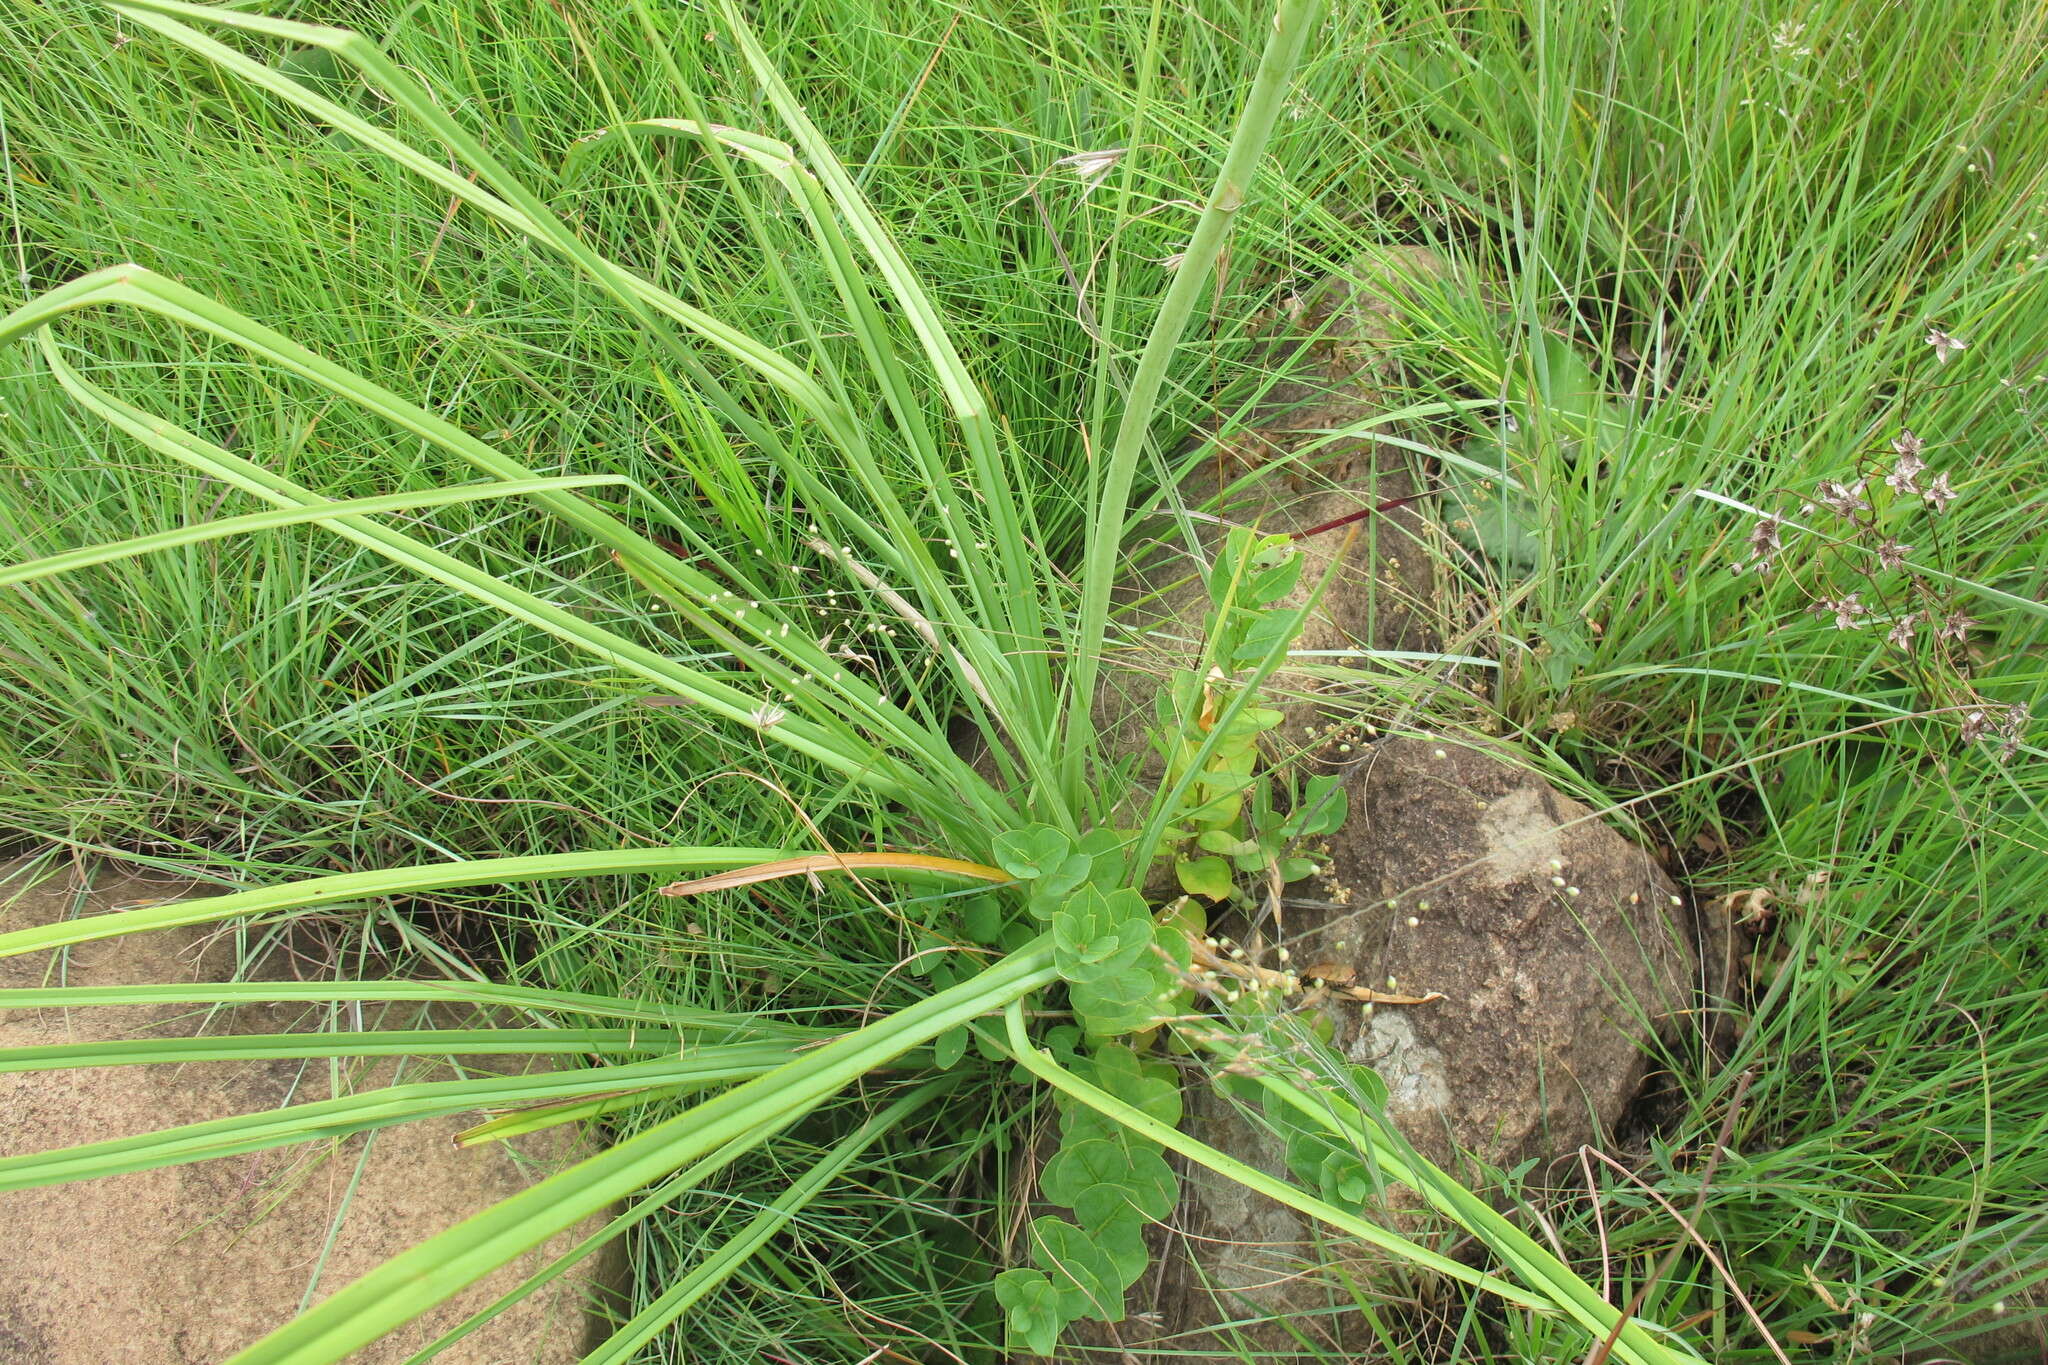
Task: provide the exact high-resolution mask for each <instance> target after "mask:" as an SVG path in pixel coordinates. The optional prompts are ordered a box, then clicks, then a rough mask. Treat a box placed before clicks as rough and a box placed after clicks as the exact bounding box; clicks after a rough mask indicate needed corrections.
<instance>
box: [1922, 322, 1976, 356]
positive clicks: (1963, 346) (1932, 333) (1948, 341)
mask: <svg viewBox="0 0 2048 1365" xmlns="http://www.w3.org/2000/svg"><path fill="white" fill-rule="evenodd" d="M1927 344H1928V345H1929V346H1932V347H1933V348H1934V358H1935V360H1936V361H1937V362H1938V363H1940V364H1943V365H1946V364H1948V361H1949V357H1950V356H1952V355H1954V354H1956V353H1957V352H1958V351H1964V350H1968V349H1969V345H1970V343H1969V342H1967V341H1964V340H1963V339H1962V338H1961V337H1952V336H1950V335H1949V334H1948V333H1947V332H1944V331H1942V330H1941V329H1940V328H1939V327H1930V328H1928V329H1927Z"/></svg>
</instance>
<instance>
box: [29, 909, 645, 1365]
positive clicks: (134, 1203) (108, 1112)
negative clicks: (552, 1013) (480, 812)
mask: <svg viewBox="0 0 2048 1365" xmlns="http://www.w3.org/2000/svg"><path fill="white" fill-rule="evenodd" d="M182 889H183V888H181V887H177V886H167V885H165V884H163V883H160V882H146V881H140V880H136V879H133V878H129V877H124V876H119V875H115V874H112V873H107V872H95V873H93V874H91V878H90V885H89V887H85V886H79V885H75V884H71V883H68V882H66V880H65V879H63V878H61V877H60V878H58V879H56V880H55V881H52V882H46V883H44V884H43V885H41V886H38V887H35V888H33V889H31V890H28V891H26V892H19V893H16V894H14V895H13V896H12V898H11V899H9V900H8V901H7V902H6V904H5V906H4V909H0V930H13V929H21V928H27V927H30V926H32V925H37V924H43V923H49V922H51V921H54V920H57V919H62V918H67V917H69V916H71V915H73V914H78V915H90V914H98V913H102V912H105V911H108V910H112V909H115V908H118V907H120V906H121V905H123V904H124V903H129V902H135V901H140V900H155V899H162V898H164V897H166V896H171V895H175V894H177V893H178V892H179V891H181V890H182ZM233 962H234V954H233V949H232V942H231V940H227V939H219V938H216V939H213V940H212V941H211V942H209V941H208V940H207V936H206V931H204V930H198V929H187V930H171V931H168V932H162V933H155V934H145V935H136V936H133V937H128V938H120V939H112V940H107V941H104V942H99V943H89V944H81V945H78V946H76V947H74V948H72V949H71V950H70V951H69V953H68V955H67V959H66V960H57V959H56V956H55V955H53V954H33V955H29V956H24V957H19V958H10V959H0V986H8V987H23V986H43V985H71V986H80V985H93V986H111V985H136V984H146V983H160V982H175V981H195V980H201V981H210V980H225V979H227V977H228V974H229V971H230V969H231V968H232V966H233ZM417 1008H418V1007H416V1006H415V1007H401V1006H389V1007H383V1008H381V1009H380V1008H379V1007H375V1006H366V1007H365V1010H364V1015H365V1018H364V1026H365V1027H373V1028H374V1027H379V1026H388V1027H461V1026H463V1025H464V1023H465V1022H473V1021H465V1020H462V1019H459V1018H455V1017H454V1016H452V1015H450V1014H442V1015H441V1016H439V1017H438V1018H435V1019H430V1020H422V1019H421V1018H420V1016H419V1015H418V1014H417V1012H416V1011H417ZM325 1009H326V1007H325V1006H312V1007H308V1006H305V1005H300V1004H293V1005H289V1006H243V1007H237V1008H234V1009H230V1010H221V1011H218V1012H215V1013H213V1014H212V1015H211V1016H210V1017H209V1016H208V1013H207V1011H206V1010H205V1009H204V1008H203V1007H184V1006H171V1007H152V1006H142V1007H127V1006H120V1007H95V1008H90V1009H76V1010H71V1011H68V1012H67V1011H55V1010H37V1011H29V1010H9V1011H5V1012H0V1047H22V1046H44V1045H49V1044H53V1043H65V1042H91V1041H100V1040H108V1039H115V1038H142V1037H151V1036H156V1037H162V1036H165V1035H167V1034H177V1035H187V1036H189V1035H192V1034H195V1033H199V1032H202V1031H203V1032H206V1033H217V1034H229V1033H234V1034H245V1033H258V1032H278V1031H282V1030H288V1029H304V1028H314V1027H318V1026H319V1023H320V1021H321V1018H322V1016H323V1013H324V1011H325ZM525 1060H526V1059H523V1058H467V1059H464V1062H465V1065H466V1069H467V1070H468V1071H469V1074H477V1072H478V1071H479V1070H482V1071H485V1072H486V1073H488V1069H490V1068H493V1067H497V1068H500V1069H503V1068H506V1067H521V1068H523V1066H524V1065H525ZM341 1065H342V1071H343V1082H342V1084H343V1087H344V1092H346V1091H357V1090H364V1089H371V1088H375V1087H378V1086H381V1085H387V1084H391V1083H392V1081H393V1079H394V1077H396V1076H397V1075H399V1074H400V1073H401V1071H402V1075H403V1077H404V1079H405V1080H408V1081H419V1080H433V1079H442V1078H446V1077H447V1076H448V1075H449V1070H448V1064H447V1062H446V1061H445V1060H443V1059H419V1058H406V1059H403V1060H401V1061H391V1060H385V1061H381V1062H380V1063H378V1064H377V1065H375V1066H360V1065H357V1064H352V1063H343V1064H341ZM330 1093H331V1092H330V1089H329V1069H328V1063H327V1062H326V1061H324V1060H313V1061H306V1062H299V1061H288V1060H280V1061H265V1062H208V1063H198V1064H192V1065H185V1066H115V1067H96V1068H90V1069H80V1070H72V1071H35V1072H18V1073H0V1156H15V1155H20V1154H24V1153H30V1152H38V1151H45V1150H49V1149H52V1148H57V1147H64V1146H71V1145H76V1144H79V1143H86V1142H96V1141H101V1140H104V1139H108V1138H114V1137H121V1136H126V1135H129V1134H136V1133H143V1132H148V1131H151V1130H153V1129H158V1128H166V1127H171V1126H174V1125H177V1124H183V1123H195V1122H200V1121H204V1120H208V1119H215V1118H222V1117H226V1116H229V1115H234V1114H241V1113H249V1112H255V1111H260V1110H265V1109H272V1108H277V1107H280V1106H283V1105H287V1104H295V1103H301V1102H310V1101H316V1100H322V1099H326V1098H328V1097H329V1095H330ZM476 1117H477V1116H469V1117H451V1118H446V1119H440V1120H428V1121H425V1122H420V1123H411V1124H404V1125H400V1126H397V1127H391V1128H384V1129H380V1130H377V1131H376V1132H375V1133H372V1134H363V1135H358V1136H355V1137H352V1138H348V1139H345V1140H342V1141H339V1142H335V1143H328V1144H308V1145H304V1146H298V1147H288V1148H277V1149H272V1150H268V1151H261V1152H254V1153H249V1154H246V1155H241V1156H232V1157H223V1158H220V1159H218V1160H213V1161H203V1162H196V1163H193V1164H190V1165H184V1166H172V1167H167V1168H164V1169H160V1170H154V1171H142V1172H137V1173H134V1174H130V1175H122V1176H115V1177H111V1178H107V1179H101V1180H95V1181H88V1182H83V1183H78V1184H67V1185H55V1186H46V1187H42V1188H36V1189H28V1190H18V1191H13V1192H9V1193H4V1194H0V1228H5V1229H6V1235H5V1236H4V1237H0V1362H4V1363H5V1365H15V1362H20V1363H21V1365H30V1362H33V1365H108V1362H117V1361H135V1362H148V1365H187V1363H188V1362H189V1365H199V1363H200V1362H212V1361H218V1360H221V1359H224V1358H226V1357H227V1356H229V1355H231V1354H233V1353H234V1352H235V1351H237V1350H239V1349H241V1348H242V1347H244V1346H247V1345H248V1344H250V1343H251V1342H252V1341H254V1340H255V1339H257V1338H258V1337H260V1336H262V1335H263V1334H265V1333H266V1332H268V1331H270V1330H271V1329H273V1328H275V1327H277V1326H279V1325H281V1324H282V1323H284V1322H285V1321H287V1320H288V1319H290V1318H291V1317H292V1316H293V1315H294V1314H296V1313H297V1312H298V1311H299V1308H300V1304H301V1300H302V1299H308V1298H310V1300H311V1301H318V1300H319V1299H320V1298H322V1297H325V1296H326V1295H327V1294H329V1293H332V1292H333V1291H335V1290H337V1289H339V1288H341V1287H342V1286H344V1285H346V1284H348V1283H349V1282H350V1281H352V1280H354V1279H356V1278H357V1277H358V1276H360V1275H362V1274H363V1273H365V1272H367V1271H369V1270H371V1269H373V1268H375V1267H376V1266H377V1265H378V1264H380V1263H382V1262H383V1261H385V1260H388V1259H389V1258H390V1257H392V1256H394V1255H396V1254H398V1253H399V1252H402V1251H405V1250H407V1249H408V1248H410V1247H411V1246H413V1245H414V1244H416V1243H418V1242H420V1241H423V1240H425V1239H426V1238H428V1237H430V1236H432V1235H434V1234H435V1233H437V1232H440V1231H442V1230H443V1229H445V1228H447V1227H449V1226H451V1225H452V1224H454V1223H457V1222H459V1221H461V1220H462V1219H463V1218H465V1217H468V1216H469V1215H470V1214H473V1213H476V1212H479V1211H480V1210H482V1209H484V1208H485V1207H487V1206H489V1205H490V1204H492V1203H494V1202H496V1201H497V1200H499V1199H502V1198H505V1197H507V1196H509V1195H512V1194H515V1193H517V1192H518V1191H520V1190H522V1189H524V1188H526V1187H527V1186H529V1185H531V1184H532V1183H534V1182H535V1181H536V1180H538V1179H540V1178H541V1177H542V1176H545V1175H546V1174H548V1173H549V1172H550V1170H551V1169H552V1168H554V1167H556V1166H558V1165H560V1164H561V1163H562V1162H563V1161H564V1160H565V1159H567V1158H568V1157H569V1156H570V1155H571V1153H572V1151H573V1150H574V1149H573V1145H572V1144H573V1141H574V1140H573V1139H565V1138H564V1137H563V1136H562V1133H561V1130H556V1131H555V1133H554V1134H553V1135H552V1138H551V1135H550V1134H547V1133H543V1134H536V1135H535V1136H534V1137H533V1138H529V1139H525V1140H523V1141H522V1142H521V1143H520V1145H519V1148H518V1150H517V1151H516V1152H514V1151H512V1150H509V1149H508V1148H506V1147H505V1146H504V1145H502V1144H493V1145H488V1146H484V1147H480V1148H473V1149H469V1150H463V1151H458V1150H456V1149H455V1147H454V1146H453V1145H452V1143H451V1142H450V1140H449V1139H450V1138H451V1136H452V1135H453V1134H454V1133H455V1132H457V1131H459V1130H460V1129H461V1128H463V1127H465V1126H468V1124H469V1123H471V1122H474V1121H475V1120H476ZM351 1182H354V1187H353V1188H351ZM588 1230H589V1229H587V1228H585V1229H579V1233H580V1232H587V1231H588ZM576 1235H578V1234H577V1233H571V1234H564V1236H563V1238H561V1239H558V1242H557V1243H555V1244H551V1246H550V1248H547V1249H544V1250H548V1249H551V1250H553V1251H555V1252H557V1253H559V1252H560V1251H562V1250H564V1249H566V1248H567V1246H568V1245H569V1244H570V1243H571V1241H572V1240H573V1238H574V1237H575V1236H576ZM544 1263H545V1262H544V1261H543V1260H541V1259H540V1258H539V1257H538V1256H532V1257H529V1258H527V1259H526V1260H525V1261H524V1262H522V1263H520V1264H519V1265H518V1266H515V1267H513V1268H509V1269H507V1270H504V1271H501V1272H499V1273H498V1274H497V1275H494V1276H492V1277H491V1278H489V1279H488V1280H486V1281H484V1282H483V1283H482V1284H480V1285H477V1286H473V1287H472V1288H471V1289H470V1290H468V1291H467V1292H465V1293H464V1294H463V1295H461V1296H460V1297H458V1298H457V1299H455V1300H454V1301H452V1302H451V1303H449V1304H446V1305H443V1306H442V1308H441V1309H439V1310H438V1311H436V1312H435V1313H433V1314H430V1315H429V1316H428V1317H427V1318H425V1319H422V1320H421V1321H419V1322H416V1323H414V1324H412V1325H410V1326H408V1327H406V1328H404V1329H401V1330H400V1331H398V1332H395V1333H393V1334H392V1335H390V1336H388V1337H386V1338H385V1339H383V1340H382V1341H380V1342H378V1343H377V1344H376V1345H375V1346H372V1347H370V1348H368V1349H366V1350H364V1351H362V1352H359V1353H358V1354H357V1355H356V1356H354V1357H352V1359H355V1360H359V1361H364V1362H386V1361H388V1362H397V1361H402V1360H404V1359H406V1358H407V1357H408V1356H410V1355H411V1354H412V1353H413V1352H415V1351H417V1350H419V1349H420V1348H421V1347H423V1346H425V1345H426V1344H428V1343H429V1342H431V1341H433V1340H434V1339H435V1338H436V1337H437V1336H438V1335H440V1334H441V1333H442V1332H444V1331H446V1330H448V1329H449V1328H451V1327H453V1326H454V1325H455V1324H457V1323H459V1322H461V1321H462V1320H463V1319H464V1318H465V1317H466V1316H467V1315H469V1314H470V1313H473V1312H475V1311H477V1310H478V1309H481V1308H483V1307H485V1306H487V1305H488V1304H490V1303H491V1302H493V1301H494V1300H495V1299H496V1298H497V1296H499V1295H500V1294H502V1293H504V1292H506V1291H507V1290H509V1289H510V1288H511V1287H513V1285H515V1284H516V1283H517V1282H518V1280H519V1279H520V1278H521V1277H522V1276H523V1275H525V1274H529V1273H531V1272H532V1271H533V1270H535V1269H537V1268H538V1267H539V1266H540V1265H542V1264H544ZM593 1273H598V1274H600V1275H601V1274H603V1273H605V1270H604V1269H603V1268H600V1267H596V1266H593V1265H592V1263H591V1262H585V1263H584V1265H583V1266H582V1267H579V1268H578V1270H577V1271H576V1272H574V1273H572V1274H570V1275H568V1276H565V1277H564V1278H562V1279H561V1280H557V1281H555V1282H554V1283H553V1284H551V1285H549V1286H548V1287H546V1288H545V1289H543V1290H542V1291H541V1292H540V1293H538V1294H536V1295H534V1296H532V1297H530V1298H528V1299H526V1300H524V1301H522V1302H520V1303H519V1304H517V1305H516V1306H514V1307H513V1308H511V1309H509V1310H508V1311H507V1312H505V1313H504V1314H502V1315H501V1316H499V1317H497V1318H496V1319H494V1320H492V1321H491V1322H490V1323H488V1324H486V1325H485V1326H484V1327H482V1328H480V1329H479V1330H478V1331H477V1332H476V1333H474V1334H473V1335H471V1336H469V1337H467V1338H465V1339H464V1340H463V1341H461V1342H459V1343H457V1344H456V1345H454V1346H452V1347H451V1348H449V1349H448V1350H447V1351H445V1352H444V1353H443V1354H442V1355H441V1356H439V1357H438V1359H441V1360H445V1361H450V1362H456V1363H458V1365H515V1363H516V1365H545V1362H552V1361H563V1362H567V1361H573V1360H576V1359H579V1358H580V1357H581V1355H582V1353H583V1351H584V1349H586V1347H587V1345H588V1343H587V1342H586V1337H587V1335H588V1332H589V1323H590V1319H589V1318H588V1316H587V1315H586V1312H585V1306H584V1305H585V1300H586V1297H587V1296H588V1295H589V1294H591V1293H593V1292H595V1288H596V1286H595V1285H594V1283H593V1281H592V1278H591V1276H592V1274H593Z"/></svg>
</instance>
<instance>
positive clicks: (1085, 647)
mask: <svg viewBox="0 0 2048 1365" xmlns="http://www.w3.org/2000/svg"><path fill="white" fill-rule="evenodd" d="M1321 15H1322V0H1281V3H1280V5H1279V7H1278V9H1277V10H1276V11H1275V12H1274V15H1273V31H1272V34H1271V36H1270V37H1269V39H1268V40H1267V43H1266V50H1265V53H1264V55H1263V56H1261V57H1260V59H1259V70H1258V75H1257V76H1256V77H1255V78H1254V79H1253V81H1252V89H1251V93H1250V94H1249V95H1248V96H1246V98H1245V104H1244V111H1243V112H1242V113H1241V114H1240V115H1239V117H1238V122H1237V132H1236V133H1235V135H1233V136H1232V138H1231V140H1230V150H1229V151H1228V152H1227V153H1226V154H1225V156H1224V158H1223V167H1222V169H1221V170H1220V171H1218V172H1217V175H1216V183H1215V186H1214V187H1213V188H1212V189H1211V190H1210V192H1209V199H1208V202H1207V203H1206V204H1204V205H1203V207H1202V216H1201V218H1200V219H1199V220H1198V221H1197V222H1196V224H1195V231H1194V235H1193V236H1191V237H1190V238H1189V239H1188V245H1187V250H1186V251H1185V252H1184V253H1183V254H1182V257H1181V263H1180V266H1179V268H1178V269H1176V270H1175V271H1174V275H1173V283H1172V284H1171V285H1169V286H1168V287H1167V291H1166V299H1165V301H1164V302H1163V303H1161V304H1160V307H1159V316H1158V317H1157V318H1156V319H1154V320H1153V323H1152V332H1151V335H1150V336H1149V337H1147V338H1146V341H1145V349H1144V351H1143V352H1142V353H1141V354H1140V355H1139V357H1138V368H1137V371H1136V372H1135V373H1134V374H1133V375H1132V377H1131V389H1130V393H1129V394H1128V395H1127V396H1126V399H1125V403H1124V411H1123V416H1122V418H1121V419H1120V420H1119V421H1118V424H1117V430H1116V439H1115V440H1114V441H1113V442H1111V444H1110V448H1109V457H1108V463H1107V464H1106V465H1105V467H1104V468H1103V470H1102V475H1101V480H1100V482H1099V483H1096V484H1095V488H1094V493H1095V496H1094V499H1093V505H1092V506H1091V507H1090V508H1089V516H1088V519H1087V540H1086V553H1085V555H1084V557H1083V565H1082V573H1081V622H1080V629H1079V631H1078V633H1077V634H1076V635H1075V637H1074V641H1073V646H1072V648H1071V650H1070V652H1069V655H1068V664H1067V667H1068V672H1067V687H1068V689H1069V690H1068V695H1067V742H1066V745H1065V750H1066V752H1065V761H1066V764H1067V773H1066V781H1067V786H1068V788H1069V789H1070V790H1079V789H1080V783H1081V773H1082V768H1083V766H1084V763H1085V761H1086V757H1087V755H1088V754H1089V753H1090V752H1091V751H1092V749H1093V747H1094V746H1093V745H1092V743H1090V742H1089V741H1090V740H1091V739H1092V737H1093V735H1094V721H1093V703H1094V697H1095V679H1096V676H1097V674H1098V672H1099V671H1100V668H1101V657H1100V656H1101V652H1102V642H1103V636H1104V633H1105V631H1106V630H1107V628H1108V623H1109V595H1110V587H1111V584H1112V582H1113V579H1114V577H1115V572H1116V559H1117V552H1118V550H1119V549H1121V548H1122V540H1123V524H1124V515H1125V513H1126V511H1128V509H1129V505H1130V498H1131V482H1132V480H1133V478H1134V477H1135V476H1136V474H1137V470H1138V459H1139V457H1140V456H1141V455H1142V454H1143V453H1144V448H1145V441H1146V438H1147V437H1148V436H1149V435H1150V433H1151V426H1152V416H1153V410H1154V409H1155V408H1156V407H1157V406H1158V404H1159V393H1160V390H1161V388H1162V387H1163V386H1164V385H1165V383H1166V367H1167V365H1168V363H1169V362H1170V361H1171V359H1172V357H1173V351H1174V348H1175V347H1176V346H1178V345H1179V344H1180V338H1181V334H1182V332H1184V331H1185V330H1186V329H1187V324H1188V319H1189V318H1190V317H1192V316H1193V314H1194V311H1195V304H1196V302H1197V300H1198V299H1199V298H1200V297H1201V293H1202V289H1203V286H1204V285H1206V284H1207V283H1208V279H1209V274H1210V272H1211V271H1212V270H1213V269H1214V268H1215V265H1216V258H1217V255H1218V254H1219V253H1220V252H1221V251H1222V249H1223V243H1224V239H1225V238H1226V237H1228V236H1229V234H1230V227H1231V224H1232V223H1233V222H1234V221H1235V220H1236V216H1237V211H1238V210H1239V209H1240V208H1242V207H1243V206H1244V203H1245V200H1246V198H1247V197H1248V196H1249V194H1250V191H1251V185H1252V178H1253V175H1254V173H1255V172H1256V171H1257V169H1258V164H1259V158H1260V157H1261V156H1262V155H1264V154H1265V150H1266V142H1267V140H1268V138H1269V137H1270V136H1271V134H1272V131H1273V124H1274V122H1275V121H1276V120H1277V119H1278V118H1279V116H1280V110H1281V108H1282V107H1283V106H1284V105H1285V104H1286V102H1287V87H1288V83H1289V81H1290V80H1291V79H1292V77H1293V75H1294V69H1295V67H1296V65H1297V64H1298V63H1299V61H1300V59H1301V50H1302V47H1303V46H1304V44H1305V43H1306V42H1307V40H1308V34H1309V30H1310V29H1311V28H1313V27H1314V26H1315V24H1316V22H1317V21H1318V19H1320V18H1321Z"/></svg>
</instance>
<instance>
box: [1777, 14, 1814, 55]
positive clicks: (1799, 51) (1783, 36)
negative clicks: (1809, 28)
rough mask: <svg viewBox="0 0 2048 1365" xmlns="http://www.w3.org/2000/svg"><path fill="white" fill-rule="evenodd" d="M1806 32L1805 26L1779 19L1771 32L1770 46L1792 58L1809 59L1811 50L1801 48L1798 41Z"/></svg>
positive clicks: (1789, 20) (1811, 53)
mask: <svg viewBox="0 0 2048 1365" xmlns="http://www.w3.org/2000/svg"><path fill="white" fill-rule="evenodd" d="M1805 32H1806V25H1804V24H1802V23H1798V22H1796V21H1794V20H1791V19H1781V20H1779V22H1778V26H1777V27H1776V28H1775V29H1772V30H1771V46H1772V47H1774V48H1776V49H1777V50H1778V51H1780V52H1783V53H1787V54H1789V55H1790V56H1792V57H1794V58H1798V57H1811V56H1812V55H1813V49H1812V48H1810V47H1802V46H1801V45H1800V42H1799V39H1800V37H1801V36H1802V35H1803V34H1804V33H1805Z"/></svg>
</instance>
